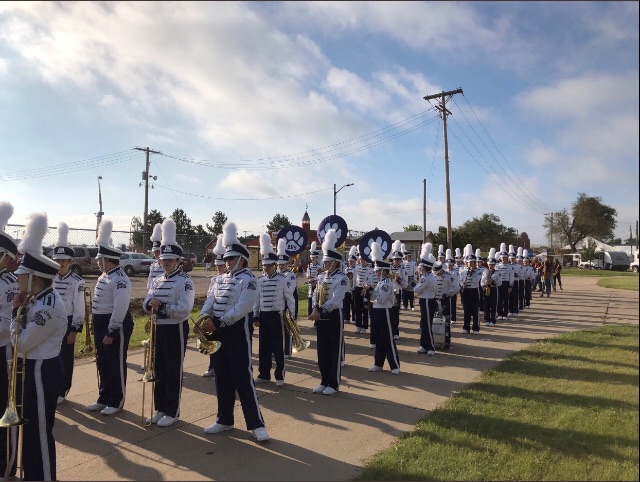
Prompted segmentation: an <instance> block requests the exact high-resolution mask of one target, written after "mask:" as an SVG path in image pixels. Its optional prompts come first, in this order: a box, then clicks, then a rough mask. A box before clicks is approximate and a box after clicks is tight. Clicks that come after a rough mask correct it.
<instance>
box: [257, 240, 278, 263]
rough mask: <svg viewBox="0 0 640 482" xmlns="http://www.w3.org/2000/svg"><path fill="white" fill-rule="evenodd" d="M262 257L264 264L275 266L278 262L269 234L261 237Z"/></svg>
mask: <svg viewBox="0 0 640 482" xmlns="http://www.w3.org/2000/svg"><path fill="white" fill-rule="evenodd" d="M260 256H261V261H262V264H275V263H276V262H277V261H278V256H277V255H276V253H274V252H273V246H271V236H269V235H268V234H267V233H262V234H261V235H260Z"/></svg>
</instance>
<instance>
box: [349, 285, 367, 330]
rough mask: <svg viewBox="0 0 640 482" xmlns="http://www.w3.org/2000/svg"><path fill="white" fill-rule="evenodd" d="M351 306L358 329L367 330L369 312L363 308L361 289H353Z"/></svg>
mask: <svg viewBox="0 0 640 482" xmlns="http://www.w3.org/2000/svg"><path fill="white" fill-rule="evenodd" d="M353 304H354V312H355V319H356V326H357V327H358V328H364V329H365V330H367V329H369V310H368V309H367V308H365V306H364V296H362V288H359V287H355V288H353Z"/></svg>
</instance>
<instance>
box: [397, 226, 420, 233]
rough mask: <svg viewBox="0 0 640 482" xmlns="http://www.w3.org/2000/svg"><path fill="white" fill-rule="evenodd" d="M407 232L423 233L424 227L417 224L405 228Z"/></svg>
mask: <svg viewBox="0 0 640 482" xmlns="http://www.w3.org/2000/svg"><path fill="white" fill-rule="evenodd" d="M402 229H404V231H405V232H407V231H422V226H418V225H417V224H410V225H409V226H403V227H402Z"/></svg>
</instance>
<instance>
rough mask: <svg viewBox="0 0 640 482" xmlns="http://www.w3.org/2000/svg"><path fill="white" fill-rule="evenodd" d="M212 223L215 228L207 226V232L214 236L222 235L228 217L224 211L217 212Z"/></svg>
mask: <svg viewBox="0 0 640 482" xmlns="http://www.w3.org/2000/svg"><path fill="white" fill-rule="evenodd" d="M212 221H213V226H209V225H208V224H207V230H208V231H209V232H210V233H211V234H212V235H214V236H218V235H220V234H222V226H224V223H226V222H227V216H226V215H225V214H224V213H223V212H222V211H216V213H215V214H214V215H213V219H212Z"/></svg>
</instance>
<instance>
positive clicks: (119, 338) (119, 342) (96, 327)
mask: <svg viewBox="0 0 640 482" xmlns="http://www.w3.org/2000/svg"><path fill="white" fill-rule="evenodd" d="M109 319H111V315H110V314H106V315H93V333H94V335H95V340H94V344H95V346H96V363H97V365H98V374H99V375H100V383H99V385H98V400H97V402H98V403H102V404H103V405H107V406H109V407H116V408H122V406H123V405H124V399H125V395H126V387H127V350H128V349H129V339H130V338H131V333H132V332H133V319H132V318H131V313H129V312H128V311H127V314H126V315H125V317H124V321H123V322H122V326H121V327H120V329H119V330H118V331H117V332H116V333H115V336H114V338H113V343H111V344H110V345H105V344H103V343H102V339H103V338H104V337H105V336H106V335H107V332H108V329H109Z"/></svg>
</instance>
